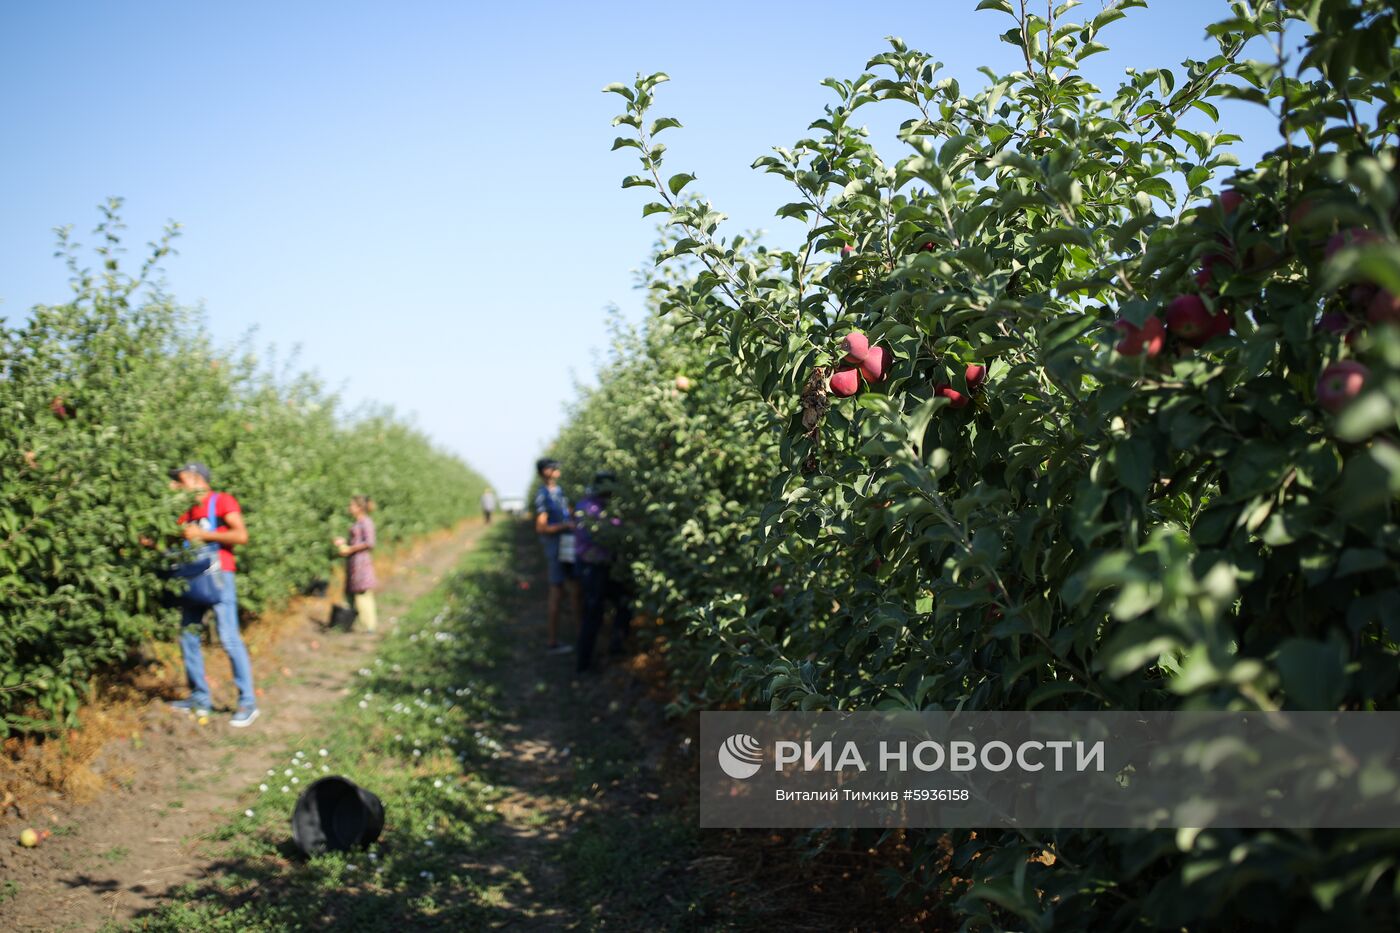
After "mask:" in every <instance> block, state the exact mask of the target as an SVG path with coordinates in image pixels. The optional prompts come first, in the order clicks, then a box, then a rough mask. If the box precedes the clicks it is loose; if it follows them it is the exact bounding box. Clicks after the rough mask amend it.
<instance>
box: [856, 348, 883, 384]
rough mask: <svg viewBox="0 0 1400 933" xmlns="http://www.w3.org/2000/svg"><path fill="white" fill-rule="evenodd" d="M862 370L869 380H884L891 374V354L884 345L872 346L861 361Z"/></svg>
mask: <svg viewBox="0 0 1400 933" xmlns="http://www.w3.org/2000/svg"><path fill="white" fill-rule="evenodd" d="M860 371H861V374H862V375H863V376H865V378H866V381H868V382H884V381H885V377H886V376H888V375H889V374H890V354H889V351H888V350H886V349H885V348H884V347H871V348H870V349H869V350H867V351H866V352H865V359H863V360H861V361H860Z"/></svg>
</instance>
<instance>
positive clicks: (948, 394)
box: [933, 383, 971, 408]
mask: <svg viewBox="0 0 1400 933" xmlns="http://www.w3.org/2000/svg"><path fill="white" fill-rule="evenodd" d="M933 391H934V394H935V395H941V396H942V397H943V398H946V399H947V400H948V407H949V408H966V407H967V403H968V402H969V401H971V400H970V399H969V398H968V397H967V396H966V395H963V394H962V393H961V392H959V391H958V390H957V389H955V388H953V387H952V386H950V385H948V384H947V383H939V384H938V387H937V388H935V389H934V390H933Z"/></svg>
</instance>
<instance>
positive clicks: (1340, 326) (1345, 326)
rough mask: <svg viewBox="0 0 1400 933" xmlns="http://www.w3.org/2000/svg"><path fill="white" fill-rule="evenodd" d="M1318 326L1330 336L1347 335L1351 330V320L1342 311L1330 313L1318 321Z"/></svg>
mask: <svg viewBox="0 0 1400 933" xmlns="http://www.w3.org/2000/svg"><path fill="white" fill-rule="evenodd" d="M1317 326H1318V329H1319V330H1325V331H1327V333H1329V334H1345V333H1346V332H1347V331H1349V330H1351V318H1350V317H1348V316H1347V315H1346V313H1345V312H1342V311H1328V312H1327V313H1326V314H1324V315H1323V316H1322V317H1321V318H1320V319H1319V320H1318V322H1317Z"/></svg>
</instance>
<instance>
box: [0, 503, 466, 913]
mask: <svg viewBox="0 0 1400 933" xmlns="http://www.w3.org/2000/svg"><path fill="white" fill-rule="evenodd" d="M483 527H484V526H483V525H481V524H480V523H479V522H473V523H471V524H469V525H466V526H464V527H462V528H460V529H458V530H457V531H456V532H454V533H452V534H450V535H447V536H439V537H436V538H433V539H430V540H428V541H426V542H424V543H423V544H421V545H419V546H418V547H416V548H413V549H411V550H410V551H409V552H408V553H405V554H400V555H397V560H396V561H395V566H394V567H392V568H385V567H382V566H381V568H380V571H381V574H380V576H381V580H382V581H383V582H382V586H381V589H380V592H379V596H378V598H379V618H380V632H379V633H376V634H367V633H353V634H352V633H346V632H342V631H330V630H328V628H327V620H328V618H329V615H330V600H329V599H327V598H322V599H309V600H302V601H301V602H300V603H299V605H298V606H297V613H298V615H299V618H293V619H291V620H290V621H289V624H287V625H286V626H285V628H284V632H283V633H282V637H281V638H280V639H279V640H278V641H277V642H276V643H274V644H268V643H266V642H263V643H261V644H259V645H258V649H259V650H258V651H257V653H256V654H255V656H254V659H253V670H254V675H255V677H256V679H257V682H258V687H259V690H260V694H261V699H260V700H259V704H260V708H261V716H260V717H259V719H258V721H257V722H255V723H254V724H253V725H252V726H251V727H249V728H247V729H233V728H231V727H230V726H229V725H228V712H229V711H228V710H223V711H219V710H216V711H215V713H214V715H213V716H212V717H211V718H210V720H209V721H208V722H207V723H206V724H204V725H200V724H199V723H198V722H197V721H195V720H194V719H193V718H191V717H188V716H182V715H180V714H177V713H172V712H171V711H169V710H168V709H166V708H164V702H163V701H160V700H155V701H152V702H150V703H148V704H146V706H145V707H144V708H137V709H135V711H134V717H133V718H134V720H135V723H134V725H135V727H134V728H133V729H130V730H129V731H125V732H124V733H123V736H124V737H123V739H121V740H118V741H109V742H107V743H106V745H105V746H104V747H103V748H102V749H101V751H100V752H99V753H98V755H97V756H96V759H95V760H94V762H93V763H92V765H91V766H90V768H88V769H87V770H88V772H90V774H91V775H93V776H94V778H92V779H94V780H96V781H97V782H98V786H97V787H96V788H95V791H94V793H91V794H89V796H92V797H94V799H92V800H91V802H87V803H77V802H75V801H74V799H73V798H74V797H75V796H78V795H74V794H71V793H70V794H62V793H59V792H58V791H50V792H48V793H47V796H46V799H45V798H43V797H40V798H39V799H33V797H32V790H31V794H29V795H26V796H25V802H24V805H23V806H21V807H10V808H8V809H7V810H6V812H4V813H3V814H0V929H4V930H91V929H95V928H97V927H99V926H101V925H102V924H103V923H104V922H106V921H109V920H118V921H120V920H125V919H129V918H131V917H133V916H135V915H137V914H138V913H139V912H142V911H145V910H149V909H150V908H152V907H154V906H156V905H157V904H158V903H159V901H160V900H161V899H162V897H164V896H165V895H166V893H167V892H169V891H170V890H171V889H172V888H174V887H176V886H178V885H182V884H185V883H187V882H190V881H194V880H198V879H201V878H204V877H205V876H206V874H207V873H208V872H209V870H210V866H211V860H210V859H209V857H208V856H206V855H201V854H200V852H199V845H200V841H201V836H202V835H203V834H204V833H207V832H208V831H209V830H210V829H212V828H213V827H214V826H215V825H216V824H217V823H218V822H219V821H220V820H221V819H224V818H226V817H227V811H228V808H229V802H230V800H232V799H234V798H235V797H236V796H237V794H238V793H239V792H240V791H242V790H244V789H245V788H246V787H247V786H248V785H249V784H250V783H256V780H257V778H258V777H259V776H260V775H262V774H263V772H264V769H265V768H266V767H267V764H266V761H265V759H266V758H267V753H266V752H265V751H264V750H265V749H268V748H280V747H281V746H283V745H284V744H286V743H287V742H294V741H297V740H298V739H299V738H300V737H301V736H309V735H313V734H315V732H316V730H317V723H318V722H320V721H321V720H322V719H323V718H324V716H325V715H326V710H325V707H326V706H327V704H329V703H330V702H331V701H333V700H335V699H337V698H338V697H340V696H341V695H343V694H344V693H346V692H347V688H346V686H345V685H346V683H347V682H348V680H349V679H350V677H352V676H353V674H354V672H355V671H356V670H358V669H359V668H360V667H362V666H364V662H365V661H366V660H367V659H368V658H370V657H372V656H373V654H374V650H375V645H376V644H377V642H378V639H379V637H380V635H381V634H382V633H383V631H384V630H386V629H388V628H389V627H391V626H392V623H393V620H394V618H395V617H396V616H397V615H398V614H399V613H400V612H402V611H404V610H405V609H406V608H407V607H408V606H409V605H411V604H412V603H413V602H414V600H416V599H417V598H418V597H420V596H421V595H423V594H424V593H426V592H427V591H428V590H430V589H431V588H432V587H433V586H434V585H436V584H437V583H439V582H440V581H441V580H442V578H443V576H444V575H445V574H446V573H447V572H448V571H450V570H451V569H452V568H453V567H454V566H455V565H456V564H457V563H458V562H459V561H460V559H461V556H462V553H463V552H464V550H466V549H467V548H468V547H470V546H471V544H472V543H473V541H474V540H475V539H476V537H477V536H478V535H479V534H480V532H481V530H482V528H483ZM386 569H387V572H385V571H386ZM206 664H207V665H208V667H209V670H210V673H211V675H214V674H223V675H224V676H223V677H222V684H223V686H224V688H225V689H224V691H223V692H227V688H228V686H229V685H228V683H227V675H226V673H225V672H226V668H227V662H226V661H223V660H222V657H221V652H220V651H219V649H218V648H217V647H214V648H212V649H206ZM212 679H213V678H212V677H211V680H212ZM219 693H220V691H219V690H218V689H217V685H216V697H217V696H218V695H219ZM124 715H132V714H131V713H129V712H128V713H124ZM3 796H4V795H3V793H0V797H3ZM21 814H22V815H21ZM25 827H33V828H35V829H36V830H48V831H49V832H50V833H51V834H52V835H51V836H50V837H49V838H47V839H46V840H45V841H44V842H43V843H42V844H41V845H40V846H39V847H38V848H34V849H24V848H21V847H19V846H18V845H17V844H16V843H15V840H16V839H17V838H18V836H19V833H20V831H21V830H22V829H23V828H25Z"/></svg>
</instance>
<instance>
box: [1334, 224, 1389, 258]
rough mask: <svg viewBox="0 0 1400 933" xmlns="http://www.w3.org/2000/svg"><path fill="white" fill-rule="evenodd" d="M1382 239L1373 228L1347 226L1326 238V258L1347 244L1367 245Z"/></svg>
mask: <svg viewBox="0 0 1400 933" xmlns="http://www.w3.org/2000/svg"><path fill="white" fill-rule="evenodd" d="M1384 240H1385V238H1384V237H1382V236H1381V235H1380V234H1379V233H1377V232H1376V231H1374V230H1367V229H1366V228H1365V227H1348V228H1347V229H1345V230H1343V231H1341V232H1340V233H1334V234H1332V235H1331V236H1330V237H1328V238H1327V250H1326V252H1327V258H1328V259H1331V258H1332V257H1333V256H1335V255H1337V254H1338V253H1340V252H1341V251H1342V250H1344V249H1346V248H1347V247H1349V246H1368V245H1370V244H1372V243H1381V242H1384Z"/></svg>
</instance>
